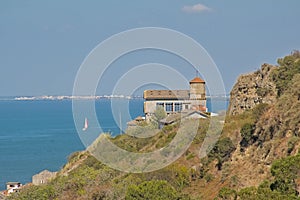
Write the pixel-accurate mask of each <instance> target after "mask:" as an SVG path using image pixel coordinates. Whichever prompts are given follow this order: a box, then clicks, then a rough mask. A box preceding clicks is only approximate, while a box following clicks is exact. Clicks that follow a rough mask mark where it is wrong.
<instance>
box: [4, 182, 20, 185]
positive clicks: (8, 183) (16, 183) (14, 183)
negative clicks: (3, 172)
mask: <svg viewBox="0 0 300 200" xmlns="http://www.w3.org/2000/svg"><path fill="white" fill-rule="evenodd" d="M18 184H21V183H20V182H7V183H6V185H18Z"/></svg>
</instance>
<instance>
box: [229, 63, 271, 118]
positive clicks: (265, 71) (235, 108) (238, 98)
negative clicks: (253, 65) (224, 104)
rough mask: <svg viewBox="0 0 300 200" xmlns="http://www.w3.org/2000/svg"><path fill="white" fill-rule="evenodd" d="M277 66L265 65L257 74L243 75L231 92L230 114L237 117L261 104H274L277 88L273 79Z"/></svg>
mask: <svg viewBox="0 0 300 200" xmlns="http://www.w3.org/2000/svg"><path fill="white" fill-rule="evenodd" d="M274 68H275V66H272V65H269V64H263V65H262V66H261V69H260V70H257V71H256V72H253V73H249V74H244V75H241V76H240V77H239V78H238V80H237V83H236V84H235V85H234V87H233V89H232V91H231V92H230V105H229V108H228V113H229V114H230V115H237V114H240V113H242V112H244V111H245V110H247V109H252V108H254V107H255V106H256V105H258V104H260V103H267V104H272V103H274V102H275V100H276V86H275V83H274V82H273V81H272V79H271V76H270V74H271V72H272V70H273V69H274Z"/></svg>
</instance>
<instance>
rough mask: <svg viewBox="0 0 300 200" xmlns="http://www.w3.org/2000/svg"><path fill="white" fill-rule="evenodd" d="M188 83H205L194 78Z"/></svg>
mask: <svg viewBox="0 0 300 200" xmlns="http://www.w3.org/2000/svg"><path fill="white" fill-rule="evenodd" d="M190 83H205V81H204V80H202V79H201V78H199V77H195V78H194V79H193V80H191V81H190Z"/></svg>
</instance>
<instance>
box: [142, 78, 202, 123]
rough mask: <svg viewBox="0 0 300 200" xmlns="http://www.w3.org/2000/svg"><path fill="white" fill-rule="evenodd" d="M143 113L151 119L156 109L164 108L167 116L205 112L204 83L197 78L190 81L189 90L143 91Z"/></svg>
mask: <svg viewBox="0 0 300 200" xmlns="http://www.w3.org/2000/svg"><path fill="white" fill-rule="evenodd" d="M144 99H145V102H144V113H145V116H146V119H147V117H151V116H152V115H153V113H154V112H155V110H156V109H157V108H158V107H162V108H164V110H165V111H166V113H167V114H171V113H176V112H182V111H188V110H198V111H202V112H205V111H207V108H206V92H205V81H204V80H202V79H201V78H199V77H196V78H194V79H193V80H191V81H190V88H189V90H145V91H144Z"/></svg>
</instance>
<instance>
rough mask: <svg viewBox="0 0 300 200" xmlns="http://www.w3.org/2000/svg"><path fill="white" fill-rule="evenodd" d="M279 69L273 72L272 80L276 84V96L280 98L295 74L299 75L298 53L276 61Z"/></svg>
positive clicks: (299, 61) (299, 59) (295, 52)
mask: <svg viewBox="0 0 300 200" xmlns="http://www.w3.org/2000/svg"><path fill="white" fill-rule="evenodd" d="M277 62H278V64H279V67H278V68H277V69H276V70H274V71H273V74H272V78H273V81H274V82H275V84H276V88H277V94H278V96H281V95H282V94H283V93H284V91H285V90H286V89H287V88H289V87H290V86H291V83H292V80H293V77H294V75H295V74H299V73H300V52H299V51H294V52H293V53H292V54H291V55H289V56H286V57H284V58H280V59H278V61H277Z"/></svg>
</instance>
